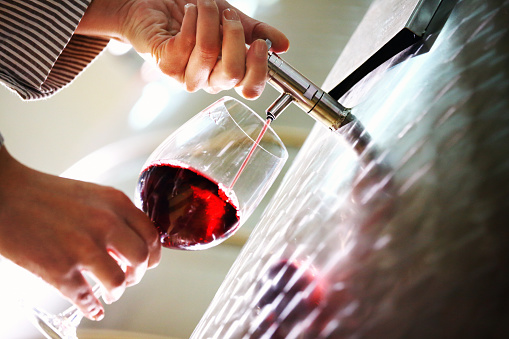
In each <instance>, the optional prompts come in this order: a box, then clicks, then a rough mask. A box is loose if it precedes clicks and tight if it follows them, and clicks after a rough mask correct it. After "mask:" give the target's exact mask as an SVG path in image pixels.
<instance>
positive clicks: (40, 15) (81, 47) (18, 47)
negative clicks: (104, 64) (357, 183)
mask: <svg viewBox="0 0 509 339" xmlns="http://www.w3.org/2000/svg"><path fill="white" fill-rule="evenodd" d="M90 2H91V0H66V1H61V0H1V1H0V82H2V83H4V84H5V85H6V86H7V87H9V88H10V89H12V90H14V91H15V92H17V93H18V94H19V95H20V97H21V98H22V99H24V100H36V99H42V98H46V97H48V96H50V95H52V94H54V93H56V92H57V91H58V90H60V89H62V88H63V87H65V86H67V85H68V84H69V83H70V82H71V81H72V80H74V79H75V78H76V76H77V75H78V74H80V73H81V72H82V71H83V70H84V69H85V68H86V67H87V65H89V64H90V63H91V62H92V61H93V60H94V59H95V58H96V57H97V56H98V55H99V54H100V53H101V51H102V50H103V49H104V47H105V46H106V45H107V43H108V40H107V39H102V38H95V37H88V36H80V35H77V34H74V31H75V30H76V27H77V26H78V23H79V22H80V20H81V18H82V16H83V14H84V13H85V11H86V9H87V8H88V5H89V4H90Z"/></svg>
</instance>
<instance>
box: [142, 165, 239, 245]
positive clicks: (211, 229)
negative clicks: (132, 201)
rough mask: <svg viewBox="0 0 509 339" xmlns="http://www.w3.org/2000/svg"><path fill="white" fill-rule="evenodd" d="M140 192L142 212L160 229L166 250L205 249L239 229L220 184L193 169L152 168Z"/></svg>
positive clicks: (232, 209)
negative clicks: (167, 248)
mask: <svg viewBox="0 0 509 339" xmlns="http://www.w3.org/2000/svg"><path fill="white" fill-rule="evenodd" d="M138 191H139V192H140V198H141V202H142V209H143V211H144V212H145V213H146V214H147V215H148V216H149V217H150V219H151V220H152V222H153V223H154V225H155V226H156V228H157V229H158V231H159V233H160V235H161V242H162V244H163V246H164V247H169V248H176V249H188V250H189V249H191V250H192V249H205V248H208V247H212V246H215V245H217V243H219V242H221V241H223V240H224V239H226V238H227V237H229V236H230V235H231V234H233V233H234V232H235V230H236V229H237V228H238V226H239V213H238V209H237V207H236V206H235V205H234V203H233V202H232V199H231V198H230V197H228V196H227V195H226V194H225V192H224V191H223V190H222V189H221V188H220V187H219V185H218V184H217V183H215V182H214V181H212V180H211V179H209V178H207V177H205V176H204V175H203V174H200V173H198V172H197V171H194V170H192V169H188V168H182V167H180V166H174V165H171V164H156V165H151V166H149V167H147V168H146V169H145V170H144V171H143V172H142V173H141V175H140V179H139V182H138Z"/></svg>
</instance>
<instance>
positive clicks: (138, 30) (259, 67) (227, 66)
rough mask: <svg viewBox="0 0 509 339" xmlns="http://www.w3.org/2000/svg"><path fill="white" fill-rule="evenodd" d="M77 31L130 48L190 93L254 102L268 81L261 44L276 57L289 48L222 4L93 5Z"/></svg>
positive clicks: (170, 0)
mask: <svg viewBox="0 0 509 339" xmlns="http://www.w3.org/2000/svg"><path fill="white" fill-rule="evenodd" d="M76 32H77V33H79V34H86V35H102V36H109V37H114V38H117V39H119V40H122V41H124V42H127V43H130V44H132V46H133V47H134V48H135V49H136V50H137V51H138V52H139V53H142V54H150V55H151V56H152V57H153V58H155V60H156V61H157V63H158V65H159V67H160V69H161V70H162V71H163V72H164V73H165V74H167V75H169V76H171V77H172V78H174V79H176V80H178V81H179V82H180V83H182V84H184V85H185V87H186V89H187V90H188V91H191V92H194V91H197V90H199V89H204V90H205V91H207V92H209V93H217V92H219V91H222V90H228V89H231V88H235V89H236V90H237V91H238V92H239V93H240V94H241V95H243V96H244V97H245V98H247V99H254V98H256V97H258V96H259V95H260V94H261V93H262V91H263V89H264V87H265V83H266V81H267V53H268V51H267V46H266V44H265V42H264V41H263V40H262V39H270V40H271V41H272V43H273V45H272V50H273V51H274V52H277V53H280V52H285V51H286V50H287V49H288V47H289V42H288V39H287V38H286V36H285V35H284V34H283V33H281V32H280V31H278V30H277V29H275V28H273V27H271V26H269V25H267V24H265V23H263V22H260V21H257V20H254V19H252V18H250V17H248V16H246V15H245V14H243V13H241V12H240V11H238V10H236V9H234V8H233V7H232V6H231V5H229V4H228V3H227V2H226V1H224V0H216V1H214V0H197V1H196V0H194V1H193V2H189V1H185V0H144V1H140V0H114V1H113V0H94V1H93V2H92V4H91V5H90V7H89V9H88V10H87V12H86V14H85V16H84V17H83V20H82V22H81V23H80V25H79V26H78V29H77V31H76ZM246 44H248V45H250V48H249V49H248V50H246Z"/></svg>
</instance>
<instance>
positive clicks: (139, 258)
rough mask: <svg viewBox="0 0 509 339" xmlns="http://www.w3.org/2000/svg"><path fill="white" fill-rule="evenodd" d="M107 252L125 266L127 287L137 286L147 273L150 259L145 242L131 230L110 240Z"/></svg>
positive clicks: (127, 229) (118, 233)
mask: <svg viewBox="0 0 509 339" xmlns="http://www.w3.org/2000/svg"><path fill="white" fill-rule="evenodd" d="M107 250H108V252H109V253H110V255H111V256H112V257H113V258H114V259H116V260H117V262H118V264H119V265H120V266H123V270H124V272H125V280H126V285H127V286H131V285H135V284H137V283H138V282H139V281H140V280H141V278H142V277H143V275H144V274H145V271H146V270H147V263H148V257H149V250H148V247H147V244H146V243H145V241H144V240H143V239H142V238H141V237H140V236H139V235H138V234H137V233H136V232H134V231H133V230H132V229H131V228H129V227H126V228H124V229H123V230H119V231H118V232H115V234H114V235H113V238H112V239H110V240H109V243H108V245H107Z"/></svg>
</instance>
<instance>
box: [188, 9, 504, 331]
mask: <svg viewBox="0 0 509 339" xmlns="http://www.w3.org/2000/svg"><path fill="white" fill-rule="evenodd" d="M508 30H509V1H494V0H492V1H472V0H468V1H467V0H459V1H458V3H457V4H456V6H455V7H454V9H453V11H452V13H451V15H450V17H449V18H448V20H447V22H446V23H445V26H444V27H443V29H442V31H441V33H440V35H439V36H438V37H437V38H436V41H435V42H434V44H433V46H432V47H431V49H430V50H429V51H428V52H427V53H421V54H416V55H415V56H413V57H412V58H409V59H407V60H405V61H404V62H401V63H399V64H397V65H395V66H392V67H390V68H388V69H386V70H385V71H384V72H383V74H382V75H381V76H380V77H379V79H378V81H377V82H376V83H375V84H372V86H371V88H370V89H369V91H368V92H367V94H366V95H364V96H363V99H362V100H360V101H359V102H358V104H357V105H355V106H354V107H353V108H352V113H353V114H354V115H355V116H356V117H357V119H358V122H360V123H362V125H363V127H361V126H360V125H356V124H357V122H353V123H350V124H348V125H346V126H344V127H341V128H340V129H339V130H338V131H337V132H335V133H333V132H332V131H330V130H328V129H327V128H326V127H324V126H322V125H321V124H316V125H315V127H314V129H313V131H312V132H311V134H310V136H309V137H308V139H307V140H306V142H305V144H304V146H303V148H302V149H301V151H300V152H299V154H298V156H297V159H296V160H295V162H294V164H293V165H292V167H291V169H290V170H289V171H288V173H287V175H286V177H285V179H284V181H283V183H282V185H281V186H280V188H279V190H278V192H277V194H276V196H275V197H274V198H273V200H272V202H271V203H270V205H269V206H268V208H267V210H266V211H265V213H264V216H263V218H262V220H261V221H260V222H259V224H258V225H257V226H256V228H255V229H254V231H253V233H252V235H251V237H250V238H249V241H248V242H247V244H246V245H245V246H244V248H243V250H242V252H241V254H240V256H239V257H238V259H237V260H236V262H235V263H234V265H233V267H232V269H231V270H230V272H229V273H228V275H227V277H226V279H225V281H224V282H223V284H222V286H221V288H220V289H219V291H218V293H217V295H216V297H215V298H214V300H213V301H212V303H211V305H210V307H209V308H208V310H207V312H206V313H205V315H204V316H203V318H202V320H201V322H200V323H199V324H198V326H197V328H196V329H195V331H194V333H193V336H192V338H200V339H201V338H221V339H226V338H507V337H509V160H508V159H509V74H508V72H509V43H508V41H509V31H508ZM316 62H319V60H316ZM334 85H335V79H333V78H331V77H329V79H328V80H327V81H326V84H325V86H324V88H325V87H332V86H334ZM361 87H362V86H361ZM356 91H365V88H364V89H363V88H353V89H352V91H351V93H350V94H349V95H352V93H353V94H355V92H356ZM361 129H364V130H365V131H366V133H368V134H369V135H370V139H369V140H370V141H369V143H368V144H367V145H363V146H362V147H358V146H359V145H358V144H356V142H358V141H359V140H358V138H359V136H361V139H362V134H361V135H360V134H359V133H358V132H359V130H361ZM366 135H367V134H366ZM363 140H368V139H363ZM361 141H362V140H361ZM355 150H357V151H355ZM359 150H360V151H359Z"/></svg>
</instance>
